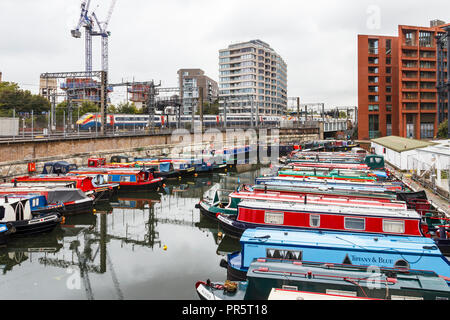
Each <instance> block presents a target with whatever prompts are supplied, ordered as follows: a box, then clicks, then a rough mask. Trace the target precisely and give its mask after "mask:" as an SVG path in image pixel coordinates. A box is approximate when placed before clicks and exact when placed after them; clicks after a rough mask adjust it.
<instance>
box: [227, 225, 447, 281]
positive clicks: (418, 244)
mask: <svg viewBox="0 0 450 320" xmlns="http://www.w3.org/2000/svg"><path fill="white" fill-rule="evenodd" d="M240 243H241V248H242V249H241V251H240V252H234V253H231V254H229V255H228V256H227V260H226V261H225V260H222V261H221V266H224V267H226V268H227V270H228V272H227V273H228V277H229V280H241V281H243V280H246V274H247V271H248V268H249V267H250V264H251V262H252V261H253V260H254V259H259V258H276V259H294V260H300V261H310V262H323V263H333V264H344V265H358V266H366V267H369V266H371V267H378V268H393V269H401V270H411V269H415V270H427V271H433V272H435V273H436V274H437V275H439V276H440V277H442V278H443V279H444V280H445V281H446V282H447V283H448V284H450V262H449V260H447V258H446V257H445V256H444V255H443V254H442V253H441V251H439V248H438V247H437V245H436V243H435V242H434V241H433V240H432V239H430V238H426V237H408V236H397V235H386V234H378V235H375V234H360V233H345V232H333V231H328V232H323V231H321V230H292V229H272V228H256V229H247V230H245V232H244V233H243V235H242V237H241V239H240Z"/></svg>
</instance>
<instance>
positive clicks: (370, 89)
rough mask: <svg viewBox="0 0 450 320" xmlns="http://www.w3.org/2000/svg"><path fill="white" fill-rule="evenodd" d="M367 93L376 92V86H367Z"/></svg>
mask: <svg viewBox="0 0 450 320" xmlns="http://www.w3.org/2000/svg"><path fill="white" fill-rule="evenodd" d="M369 92H378V86H369Z"/></svg>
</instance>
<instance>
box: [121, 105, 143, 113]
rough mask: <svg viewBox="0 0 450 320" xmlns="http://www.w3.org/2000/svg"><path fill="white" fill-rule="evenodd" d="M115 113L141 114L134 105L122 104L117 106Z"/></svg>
mask: <svg viewBox="0 0 450 320" xmlns="http://www.w3.org/2000/svg"><path fill="white" fill-rule="evenodd" d="M116 110H117V113H122V114H141V110H139V109H138V108H137V107H136V105H135V104H134V103H129V102H122V103H119V105H118V106H117V109H116Z"/></svg>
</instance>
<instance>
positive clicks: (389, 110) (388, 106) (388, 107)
mask: <svg viewBox="0 0 450 320" xmlns="http://www.w3.org/2000/svg"><path fill="white" fill-rule="evenodd" d="M386 111H387V112H391V111H392V104H387V105H386Z"/></svg>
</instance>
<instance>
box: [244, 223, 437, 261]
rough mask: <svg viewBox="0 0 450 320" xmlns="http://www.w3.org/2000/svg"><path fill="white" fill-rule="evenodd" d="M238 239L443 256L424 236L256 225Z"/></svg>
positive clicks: (250, 242) (251, 242)
mask: <svg viewBox="0 0 450 320" xmlns="http://www.w3.org/2000/svg"><path fill="white" fill-rule="evenodd" d="M240 241H241V244H246V243H248V244H261V245H265V246H271V245H272V246H273V245H278V246H300V247H301V246H311V247H325V248H327V249H330V250H336V249H344V250H348V249H353V250H356V251H385V252H386V251H391V252H393V253H398V252H402V253H410V254H420V255H423V254H428V255H437V256H442V253H441V252H440V251H439V249H438V247H437V246H436V243H435V242H434V240H433V239H431V238H426V237H408V236H395V235H385V234H377V235H375V234H363V233H361V234H356V233H347V232H333V231H327V232H323V231H320V230H293V229H288V228H286V229H274V228H255V229H247V230H245V231H244V233H243V234H242V237H241V240H240Z"/></svg>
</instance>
